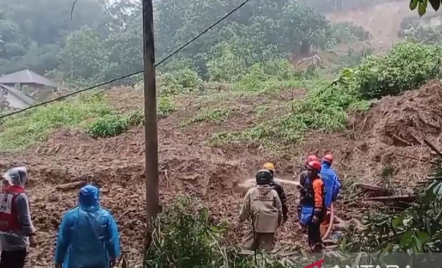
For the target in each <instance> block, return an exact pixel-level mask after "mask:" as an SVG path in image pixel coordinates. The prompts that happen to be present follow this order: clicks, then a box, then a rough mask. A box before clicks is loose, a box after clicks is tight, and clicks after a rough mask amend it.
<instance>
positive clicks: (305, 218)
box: [299, 177, 327, 226]
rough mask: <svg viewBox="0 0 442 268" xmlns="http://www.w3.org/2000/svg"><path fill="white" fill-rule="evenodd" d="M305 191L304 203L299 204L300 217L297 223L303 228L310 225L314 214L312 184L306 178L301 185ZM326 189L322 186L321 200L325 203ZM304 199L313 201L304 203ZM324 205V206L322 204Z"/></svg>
mask: <svg viewBox="0 0 442 268" xmlns="http://www.w3.org/2000/svg"><path fill="white" fill-rule="evenodd" d="M302 186H303V187H304V188H305V190H306V195H305V197H304V200H303V201H304V202H302V201H301V202H302V204H301V216H300V219H299V223H300V224H301V225H303V226H308V225H310V223H311V221H312V218H313V214H314V212H315V204H314V193H313V183H312V182H311V180H310V178H309V177H307V178H306V179H305V181H304V185H302ZM326 191H327V189H326V187H325V186H324V189H323V196H322V197H323V200H324V202H325V197H326ZM305 199H310V200H313V202H305ZM324 205H325V204H324Z"/></svg>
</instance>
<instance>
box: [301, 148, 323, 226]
mask: <svg viewBox="0 0 442 268" xmlns="http://www.w3.org/2000/svg"><path fill="white" fill-rule="evenodd" d="M312 161H317V162H319V159H318V157H316V155H314V154H310V155H308V156H307V157H306V158H305V166H304V167H306V166H307V164H308V163H310V162H312ZM306 178H308V172H307V169H305V170H303V171H302V172H301V175H300V176H299V184H300V185H304V183H305V180H306ZM298 190H299V195H300V199H303V198H304V196H305V190H304V188H303V187H298ZM297 210H298V218H301V204H298V207H297Z"/></svg>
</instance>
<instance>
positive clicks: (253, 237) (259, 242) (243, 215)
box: [239, 169, 282, 252]
mask: <svg viewBox="0 0 442 268" xmlns="http://www.w3.org/2000/svg"><path fill="white" fill-rule="evenodd" d="M255 179H256V187H253V188H251V189H249V190H248V191H247V194H246V196H245V197H244V200H243V204H242V206H241V211H240V216H239V221H240V222H244V221H246V220H249V219H251V220H252V228H251V229H250V230H249V231H248V232H247V234H246V235H245V236H244V239H243V242H242V247H243V248H244V249H246V250H258V249H263V250H265V251H267V252H270V251H272V249H273V244H274V239H275V232H276V230H277V229H278V227H279V226H280V225H281V223H282V204H281V200H280V198H279V197H278V193H277V192H276V191H275V190H274V189H273V187H272V186H270V182H271V181H272V174H271V173H270V171H269V170H267V169H261V170H259V171H258V172H257V173H256V175H255Z"/></svg>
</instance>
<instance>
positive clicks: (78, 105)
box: [0, 94, 113, 150]
mask: <svg viewBox="0 0 442 268" xmlns="http://www.w3.org/2000/svg"><path fill="white" fill-rule="evenodd" d="M112 113H113V112H112V110H111V108H110V107H108V106H107V105H106V104H105V103H104V99H103V95H102V94H94V95H87V96H81V97H80V98H77V99H75V100H73V101H64V102H58V103H54V104H52V105H48V106H46V107H41V108H37V109H36V110H34V111H29V112H25V113H24V114H21V115H18V116H14V117H12V118H10V119H7V120H6V121H5V122H3V124H2V125H0V129H1V132H0V149H2V150H18V149H22V148H25V147H27V146H29V145H32V144H33V143H35V142H38V141H42V140H44V139H45V138H46V137H47V136H48V134H50V133H51V131H53V130H55V129H57V128H60V127H75V126H78V127H84V126H86V125H87V124H88V121H89V120H90V119H93V118H97V117H103V116H108V115H110V114H112Z"/></svg>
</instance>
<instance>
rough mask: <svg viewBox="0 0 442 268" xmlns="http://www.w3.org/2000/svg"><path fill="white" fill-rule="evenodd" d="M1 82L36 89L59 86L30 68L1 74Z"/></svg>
mask: <svg viewBox="0 0 442 268" xmlns="http://www.w3.org/2000/svg"><path fill="white" fill-rule="evenodd" d="M0 84H3V85H6V86H12V87H13V86H16V85H19V86H20V87H23V86H29V87H30V88H35V89H38V88H43V87H52V88H56V87H57V85H56V84H55V83H53V82H52V81H50V80H48V79H47V78H45V77H43V76H41V75H39V74H36V73H34V72H33V71H31V70H28V69H25V70H22V71H19V72H15V73H11V74H6V75H3V76H0Z"/></svg>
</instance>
